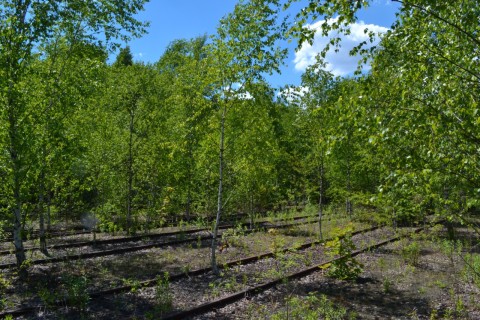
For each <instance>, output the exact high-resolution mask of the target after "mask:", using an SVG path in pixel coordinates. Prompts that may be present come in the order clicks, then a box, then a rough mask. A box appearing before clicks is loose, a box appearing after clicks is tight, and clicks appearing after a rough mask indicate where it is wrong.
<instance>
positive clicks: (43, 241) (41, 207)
mask: <svg viewBox="0 0 480 320" xmlns="http://www.w3.org/2000/svg"><path fill="white" fill-rule="evenodd" d="M38 213H39V224H40V252H42V253H43V254H44V255H47V256H48V249H47V237H46V234H45V171H44V168H42V172H41V173H40V190H39V195H38Z"/></svg>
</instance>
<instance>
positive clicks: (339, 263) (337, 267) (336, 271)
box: [325, 224, 363, 280]
mask: <svg viewBox="0 0 480 320" xmlns="http://www.w3.org/2000/svg"><path fill="white" fill-rule="evenodd" d="M352 232H353V226H352V225H351V224H349V225H347V226H346V227H345V228H342V229H340V228H337V229H335V230H334V231H333V234H334V235H335V237H334V239H333V240H331V241H328V242H327V243H326V244H325V248H326V249H327V254H328V255H329V256H330V257H331V258H334V257H337V256H339V257H340V258H338V259H336V260H334V261H333V262H332V263H331V265H330V268H329V269H328V273H327V275H328V276H330V277H332V278H335V279H340V280H355V279H357V278H358V276H359V275H360V273H362V268H363V265H362V264H361V263H360V262H358V261H357V260H356V259H355V258H354V257H352V252H353V251H354V250H355V244H354V243H353V241H352Z"/></svg>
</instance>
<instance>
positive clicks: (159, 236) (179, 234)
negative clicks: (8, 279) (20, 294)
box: [0, 216, 329, 270]
mask: <svg viewBox="0 0 480 320" xmlns="http://www.w3.org/2000/svg"><path fill="white" fill-rule="evenodd" d="M302 218H303V219H305V218H308V216H304V217H298V218H297V219H295V220H300V219H302ZM279 221H284V220H279ZM325 221H329V220H325ZM313 223H317V221H314V220H312V221H308V220H307V221H301V222H296V223H289V224H281V225H273V224H270V223H268V224H261V225H260V227H259V228H255V229H248V230H247V231H246V233H252V232H256V231H259V230H262V229H265V228H268V229H286V228H293V227H297V226H301V225H305V224H313ZM232 227H234V226H233V225H226V226H223V227H222V229H223V230H225V229H228V228H232ZM202 232H203V233H205V232H209V229H206V228H197V229H190V230H180V231H174V232H168V233H160V234H153V235H148V236H135V237H126V238H117V239H108V240H98V241H95V242H93V241H88V242H81V243H73V244H64V245H58V246H53V247H50V248H49V249H50V250H51V249H65V248H78V247H86V246H92V245H96V246H101V245H111V244H123V243H128V242H138V241H143V240H146V239H149V240H155V239H162V238H170V239H171V238H174V239H171V240H167V241H164V242H154V243H149V244H144V245H138V246H131V247H124V248H114V249H109V250H101V251H93V252H85V253H79V254H72V255H63V256H58V257H52V258H45V259H36V260H33V261H31V264H32V265H39V264H51V263H57V262H62V261H75V260H81V259H92V258H98V257H105V256H110V255H119V254H124V253H129V252H135V251H141V250H147V249H152V248H161V247H168V246H176V245H181V244H186V243H192V242H198V241H208V240H211V238H212V236H211V234H208V235H201V236H198V237H194V236H193V237H191V238H187V239H183V237H185V236H187V235H195V234H199V233H202ZM221 236H222V234H219V235H218V237H219V238H220V237H221ZM178 237H180V238H182V239H178ZM30 250H36V248H30ZM2 253H5V254H10V253H11V252H10V251H4V252H2ZM14 267H16V263H15V262H11V263H3V264H0V270H2V269H10V268H14Z"/></svg>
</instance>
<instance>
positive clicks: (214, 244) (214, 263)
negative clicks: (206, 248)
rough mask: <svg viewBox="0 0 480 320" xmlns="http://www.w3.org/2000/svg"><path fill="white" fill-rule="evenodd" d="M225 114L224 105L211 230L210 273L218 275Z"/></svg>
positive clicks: (224, 108) (225, 108)
mask: <svg viewBox="0 0 480 320" xmlns="http://www.w3.org/2000/svg"><path fill="white" fill-rule="evenodd" d="M226 112H227V106H226V104H224V106H223V111H222V118H221V120H220V152H219V160H220V164H219V178H218V199H217V217H216V219H215V226H214V228H213V236H212V248H211V249H212V259H211V265H212V271H213V272H214V273H215V274H218V266H217V259H216V256H215V251H216V249H217V236H218V226H219V224H220V216H221V215H222V209H223V205H222V200H223V151H224V145H225V116H226Z"/></svg>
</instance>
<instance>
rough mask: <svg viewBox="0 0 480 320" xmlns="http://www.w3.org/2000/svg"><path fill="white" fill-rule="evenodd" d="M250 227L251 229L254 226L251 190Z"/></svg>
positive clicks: (251, 194)
mask: <svg viewBox="0 0 480 320" xmlns="http://www.w3.org/2000/svg"><path fill="white" fill-rule="evenodd" d="M249 202H250V210H249V211H250V229H253V228H254V226H255V221H254V210H253V191H252V192H251V193H250V201H249Z"/></svg>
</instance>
